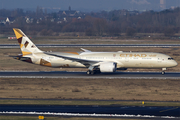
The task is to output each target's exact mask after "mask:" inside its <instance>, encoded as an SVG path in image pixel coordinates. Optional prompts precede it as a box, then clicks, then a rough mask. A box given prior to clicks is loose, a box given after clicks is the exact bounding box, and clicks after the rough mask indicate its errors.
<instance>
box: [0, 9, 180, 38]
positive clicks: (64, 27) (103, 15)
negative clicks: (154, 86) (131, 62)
mask: <svg viewBox="0 0 180 120" xmlns="http://www.w3.org/2000/svg"><path fill="white" fill-rule="evenodd" d="M78 16H79V17H78ZM6 17H10V18H14V22H13V23H11V24H8V23H7V24H2V23H1V24H0V33H3V34H8V33H9V31H12V28H13V27H16V28H21V29H23V30H24V31H25V32H27V33H28V34H39V35H59V34H60V33H63V32H81V33H84V34H83V35H86V36H120V35H121V33H125V35H127V36H135V35H136V33H164V35H165V36H173V35H174V34H175V33H179V31H180V8H176V9H167V10H164V11H160V12H157V11H145V12H138V11H127V10H113V11H109V12H107V11H102V12H90V13H82V12H80V13H78V14H77V15H76V16H68V15H62V14H60V13H59V12H53V13H47V11H46V10H42V9H41V8H39V7H37V10H36V11H34V12H32V11H24V10H23V9H16V10H6V9H1V10H0V18H1V19H0V20H1V21H2V18H6ZM27 18H31V19H32V22H30V23H27V21H26V20H27Z"/></svg>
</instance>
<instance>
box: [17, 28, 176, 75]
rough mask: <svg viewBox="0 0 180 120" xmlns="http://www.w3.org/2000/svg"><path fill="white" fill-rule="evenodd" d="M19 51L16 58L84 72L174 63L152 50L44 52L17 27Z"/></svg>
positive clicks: (110, 70)
mask: <svg viewBox="0 0 180 120" xmlns="http://www.w3.org/2000/svg"><path fill="white" fill-rule="evenodd" d="M13 30H14V33H15V35H16V38H17V41H18V43H19V45H20V49H21V51H22V54H21V55H19V56H16V57H15V58H16V59H18V60H21V61H25V62H29V63H33V64H38V65H42V66H48V67H55V68H88V71H87V72H86V73H87V74H97V73H113V72H116V70H127V69H128V68H140V69H142V68H143V69H149V68H152V69H162V74H165V71H166V70H167V68H171V67H175V66H177V65H178V64H177V62H176V61H175V60H174V59H173V58H172V57H170V56H169V55H166V54H162V53H153V52H123V51H118V52H92V51H90V50H86V49H83V48H81V50H82V51H81V52H45V51H41V50H40V49H39V48H37V47H36V45H35V44H34V43H33V42H32V41H31V40H30V39H29V38H28V37H27V36H26V35H25V34H24V33H23V32H22V31H21V30H20V29H17V28H13Z"/></svg>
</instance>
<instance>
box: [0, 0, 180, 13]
mask: <svg viewBox="0 0 180 120" xmlns="http://www.w3.org/2000/svg"><path fill="white" fill-rule="evenodd" d="M37 6H39V7H42V8H51V9H52V8H53V9H56V10H67V9H68V8H69V6H71V9H72V10H79V11H102V10H105V11H110V10H120V9H127V10H160V9H161V8H160V0H0V9H2V8H5V9H15V8H22V9H34V10H35V9H36V8H37ZM171 6H180V0H166V7H167V8H170V7H171Z"/></svg>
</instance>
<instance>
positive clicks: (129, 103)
mask: <svg viewBox="0 0 180 120" xmlns="http://www.w3.org/2000/svg"><path fill="white" fill-rule="evenodd" d="M142 102H143V101H101V100H99V101H91V100H87V101H83V100H0V104H3V105H113V106H114V105H115V106H169V107H170V106H171V107H174V106H176V107H180V102H151V101H144V104H142Z"/></svg>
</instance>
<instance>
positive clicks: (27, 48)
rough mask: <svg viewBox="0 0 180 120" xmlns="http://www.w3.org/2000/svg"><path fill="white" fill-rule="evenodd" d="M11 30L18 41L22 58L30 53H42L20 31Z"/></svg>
mask: <svg viewBox="0 0 180 120" xmlns="http://www.w3.org/2000/svg"><path fill="white" fill-rule="evenodd" d="M13 30H14V33H15V35H16V38H17V40H18V43H19V46H20V49H21V51H22V54H23V56H25V55H29V54H32V53H38V52H42V51H41V50H39V49H38V48H37V47H36V45H35V44H34V43H33V42H32V41H31V40H30V39H29V38H28V37H27V36H26V35H25V34H24V33H23V32H22V31H21V30H20V29H16V28H13Z"/></svg>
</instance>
